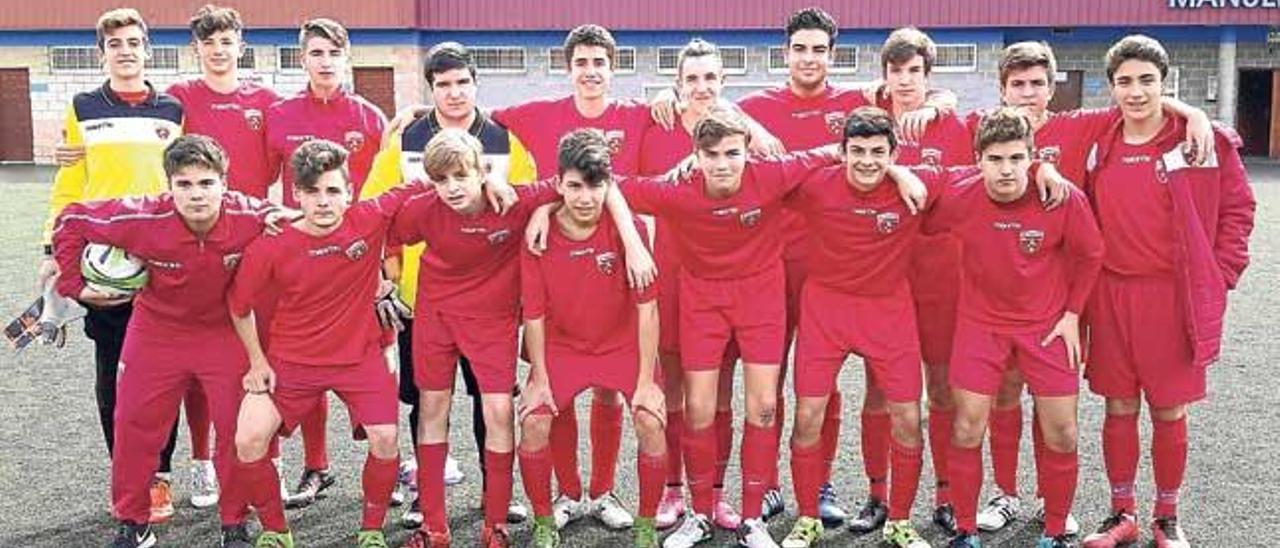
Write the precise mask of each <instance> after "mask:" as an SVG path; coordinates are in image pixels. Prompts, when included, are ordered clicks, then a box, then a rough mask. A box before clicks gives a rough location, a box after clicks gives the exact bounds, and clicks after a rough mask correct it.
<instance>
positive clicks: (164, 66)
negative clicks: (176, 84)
mask: <svg viewBox="0 0 1280 548" xmlns="http://www.w3.org/2000/svg"><path fill="white" fill-rule="evenodd" d="M147 68H148V69H151V70H159V71H166V72H177V71H178V48H177V47H176V46H153V47H152V48H151V60H150V61H148V62H147Z"/></svg>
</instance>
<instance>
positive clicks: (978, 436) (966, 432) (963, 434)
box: [951, 415, 986, 447]
mask: <svg viewBox="0 0 1280 548" xmlns="http://www.w3.org/2000/svg"><path fill="white" fill-rule="evenodd" d="M985 429H986V424H985V423H984V422H983V421H981V420H979V419H976V418H973V417H965V416H960V415H957V416H956V417H955V419H954V420H953V422H952V424H951V441H952V442H953V443H955V444H956V445H958V446H960V447H978V446H980V445H982V431H983V430H985Z"/></svg>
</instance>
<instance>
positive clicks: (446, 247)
mask: <svg viewBox="0 0 1280 548" xmlns="http://www.w3.org/2000/svg"><path fill="white" fill-rule="evenodd" d="M516 192H517V193H518V194H519V196H520V201H519V202H516V205H515V207H514V208H513V209H512V210H511V211H508V212H507V214H506V215H498V214H497V213H494V212H493V210H492V209H490V208H489V207H488V206H487V205H486V206H485V208H484V209H483V210H481V212H480V213H477V214H476V215H474V216H465V215H462V214H460V213H458V212H456V211H454V210H453V209H452V208H450V207H449V205H448V204H446V203H444V202H443V201H441V200H440V197H439V195H437V194H436V193H435V192H434V191H428V192H426V193H424V194H421V195H418V196H415V197H413V198H412V199H410V200H409V201H408V202H407V203H405V206H404V209H403V211H402V213H401V214H400V215H398V216H397V217H396V220H395V223H394V224H393V225H392V228H391V239H392V243H393V244H412V243H417V242H423V241H425V242H426V244H427V248H426V251H424V252H423V253H422V259H421V260H420V262H419V263H418V264H419V265H420V266H419V270H418V299H417V301H416V302H415V303H414V307H415V308H416V309H420V310H425V309H427V308H426V307H429V308H430V309H431V310H437V311H440V312H446V313H449V314H452V315H455V316H463V317H470V318H491V317H499V318H501V317H509V316H513V315H514V314H515V313H516V306H517V304H518V300H519V294H520V274H519V272H520V270H519V268H520V259H519V253H520V248H521V247H524V227H525V224H526V223H528V221H529V216H530V215H532V214H533V211H534V210H535V209H537V208H538V206H540V205H542V204H546V203H550V202H553V201H555V200H557V199H559V198H560V195H559V194H557V193H556V191H555V187H554V186H552V185H551V183H549V182H542V183H538V184H533V185H522V186H518V187H516Z"/></svg>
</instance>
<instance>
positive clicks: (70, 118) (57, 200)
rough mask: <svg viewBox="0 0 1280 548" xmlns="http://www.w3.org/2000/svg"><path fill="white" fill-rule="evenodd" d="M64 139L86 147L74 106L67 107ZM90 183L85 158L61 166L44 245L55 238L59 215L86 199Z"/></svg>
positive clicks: (47, 222) (45, 229) (55, 184)
mask: <svg viewBox="0 0 1280 548" xmlns="http://www.w3.org/2000/svg"><path fill="white" fill-rule="evenodd" d="M63 133H65V136H64V139H65V140H66V144H67V146H72V147H76V146H78V147H84V137H83V136H81V135H80V120H79V119H78V118H77V117H76V109H75V106H74V105H68V106H67V114H66V118H65V122H64V125H63ZM88 181H89V168H88V162H87V161H86V160H85V158H84V157H81V158H80V160H79V161H77V162H76V163H74V164H71V165H69V166H61V167H59V168H58V171H57V173H55V174H54V176H53V189H52V190H51V191H50V193H49V216H48V218H47V219H45V223H44V233H43V236H42V239H43V240H42V242H43V243H46V244H47V243H49V242H50V241H51V238H52V237H53V223H54V221H56V220H57V218H58V214H59V213H62V210H63V208H65V207H67V205H69V204H72V203H75V202H79V201H80V200H81V198H83V197H84V187H85V184H87V183H88Z"/></svg>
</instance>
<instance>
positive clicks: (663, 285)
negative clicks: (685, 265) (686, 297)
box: [658, 263, 680, 356]
mask: <svg viewBox="0 0 1280 548" xmlns="http://www.w3.org/2000/svg"><path fill="white" fill-rule="evenodd" d="M678 265H679V263H676V266H667V267H664V266H662V264H661V263H659V265H658V272H661V273H662V275H661V276H659V277H658V284H659V286H658V350H660V351H661V352H663V353H665V354H674V355H677V356H678V355H680V267H679V266H678Z"/></svg>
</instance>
